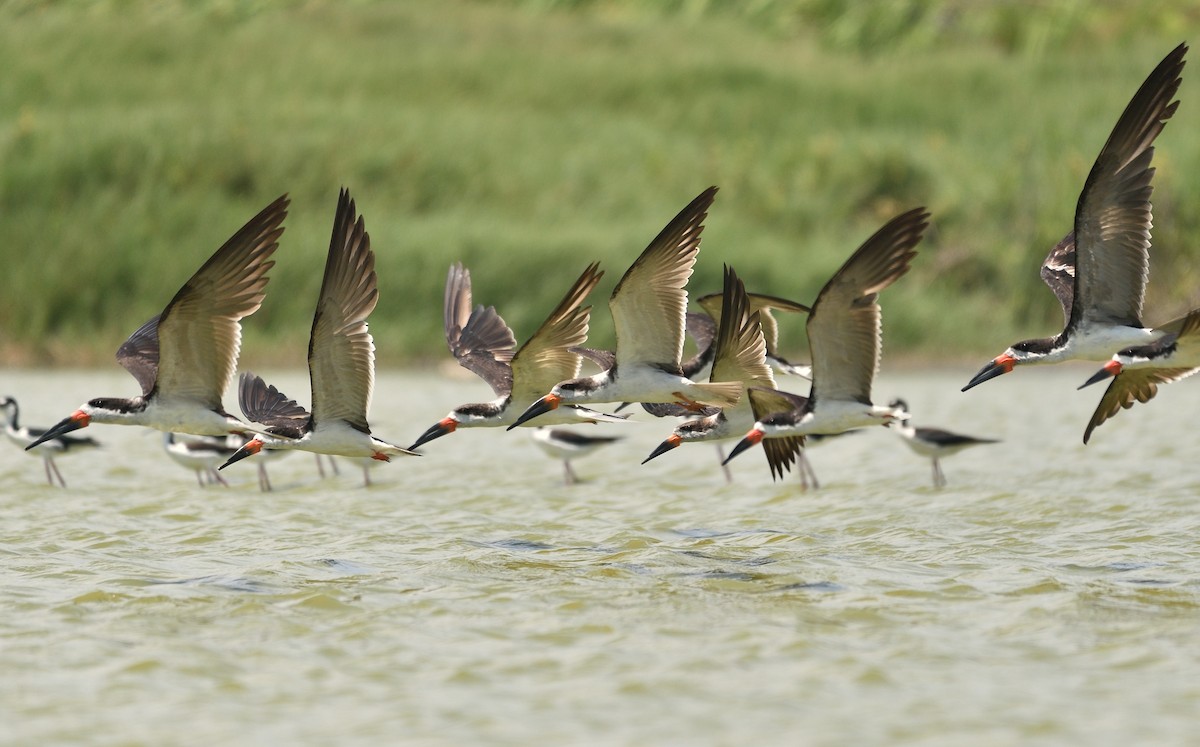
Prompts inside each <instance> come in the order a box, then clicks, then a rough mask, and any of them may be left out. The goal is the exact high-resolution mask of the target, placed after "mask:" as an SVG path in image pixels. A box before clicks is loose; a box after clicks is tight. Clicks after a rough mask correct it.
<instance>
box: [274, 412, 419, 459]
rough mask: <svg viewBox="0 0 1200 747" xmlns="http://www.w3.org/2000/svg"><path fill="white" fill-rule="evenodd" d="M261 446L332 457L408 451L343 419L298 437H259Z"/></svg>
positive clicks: (366, 455)
mask: <svg viewBox="0 0 1200 747" xmlns="http://www.w3.org/2000/svg"><path fill="white" fill-rule="evenodd" d="M262 440H263V448H265V449H273V450H278V449H297V450H299V451H310V452H313V453H314V454H332V455H333V456H344V457H356V458H363V457H366V458H369V457H372V456H374V455H376V454H382V455H384V456H398V455H401V454H403V455H405V456H408V455H409V454H408V452H407V451H405V450H404V449H402V448H400V447H399V446H396V445H395V444H389V443H387V442H386V441H380V440H379V439H378V438H375V437H374V436H368V435H367V434H365V433H363V432H362V431H360V430H357V429H355V428H352V427H350V426H349V425H347V424H346V423H344V422H341V421H337V422H333V423H328V424H321V425H318V426H317V427H316V428H315V429H313V430H311V431H309V432H308V433H306V434H304V436H303V437H302V438H299V439H297V440H295V441H289V440H286V439H280V438H271V437H270V436H267V437H263V439H262Z"/></svg>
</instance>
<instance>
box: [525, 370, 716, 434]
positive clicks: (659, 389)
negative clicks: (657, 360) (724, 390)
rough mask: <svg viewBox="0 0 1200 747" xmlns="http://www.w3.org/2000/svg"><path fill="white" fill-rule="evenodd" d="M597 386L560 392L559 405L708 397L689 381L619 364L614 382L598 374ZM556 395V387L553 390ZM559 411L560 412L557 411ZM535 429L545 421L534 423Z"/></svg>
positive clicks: (663, 373)
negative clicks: (561, 401)
mask: <svg viewBox="0 0 1200 747" xmlns="http://www.w3.org/2000/svg"><path fill="white" fill-rule="evenodd" d="M598 380H599V381H600V382H601V385H600V386H599V387H597V388H596V389H593V390H591V391H587V392H583V391H580V392H560V393H561V395H562V397H563V404H573V405H580V404H589V403H590V404H597V403H603V402H651V403H654V402H678V401H679V399H680V395H682V396H683V397H686V398H687V399H689V400H704V399H708V397H709V396H710V395H709V394H708V393H707V392H705V391H704V390H703V389H700V388H698V387H696V386H695V384H694V383H693V382H692V380H691V379H688V378H685V377H683V376H677V375H675V374H671V373H667V372H666V371H663V370H662V369H659V368H653V367H649V366H638V365H632V364H630V365H624V364H622V365H621V366H620V367H619V368H618V370H617V378H616V379H615V380H614V379H611V378H609V377H608V376H607V374H600V377H599V378H598ZM555 390H556V391H558V387H555ZM559 409H562V408H559ZM536 424H537V425H544V424H546V421H543V420H541V419H540V418H539V419H538V421H537V423H536Z"/></svg>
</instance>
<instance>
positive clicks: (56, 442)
mask: <svg viewBox="0 0 1200 747" xmlns="http://www.w3.org/2000/svg"><path fill="white" fill-rule="evenodd" d="M0 413H3V415H4V435H5V436H7V437H8V440H9V441H12V442H13V443H14V444H15V445H17V446H20V447H21V448H22V449H25V450H26V451H27V452H28V453H29V455H30V456H34V457H41V459H42V466H43V467H45V468H46V480H47V481H48V482H49V483H50V484H51V485H54V484H55V482H54V480H55V478H57V479H58V484H59V485H61V486H62V487H64V488H65V487H67V481H66V480H64V479H63V476H62V473H61V472H59V471H58V465H57V464H55V463H54V458H55V457H59V456H66V455H67V454H78V453H79V452H81V451H84V450H86V449H94V448H96V447H97V446H99V445H100V443H99V442H98V441H96V439H94V438H77V437H75V436H54V437H52V438H50V440H48V441H47V440H44V439H42V436H43V435H45V433H46V431H44V430H42V429H41V428H30V427H28V426H23V425H21V410H20V408H19V407H18V405H17V400H16V398H15V397H5V398H4V399H3V400H0ZM34 442H37V443H38V444H39V445H38V447H37V451H32V452H30V451H29V447H30V444H33V443H34Z"/></svg>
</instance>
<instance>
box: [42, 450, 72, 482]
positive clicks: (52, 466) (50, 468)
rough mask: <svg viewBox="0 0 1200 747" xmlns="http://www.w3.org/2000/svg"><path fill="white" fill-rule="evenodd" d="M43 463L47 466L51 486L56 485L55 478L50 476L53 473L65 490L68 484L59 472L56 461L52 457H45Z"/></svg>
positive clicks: (47, 477)
mask: <svg viewBox="0 0 1200 747" xmlns="http://www.w3.org/2000/svg"><path fill="white" fill-rule="evenodd" d="M42 461H43V462H45V464H46V479H47V480H49V481H50V484H51V485H54V484H55V483H54V476H52V475H51V474H50V473H51V472H53V473H54V475H56V476H57V477H58V484H59V485H62V486H63V487H64V488H65V487H67V482H66V480H63V477H62V473H61V472H59V471H58V465H57V464H55V463H54V460H53V459H51V458H50V457H45V458H44V459H42Z"/></svg>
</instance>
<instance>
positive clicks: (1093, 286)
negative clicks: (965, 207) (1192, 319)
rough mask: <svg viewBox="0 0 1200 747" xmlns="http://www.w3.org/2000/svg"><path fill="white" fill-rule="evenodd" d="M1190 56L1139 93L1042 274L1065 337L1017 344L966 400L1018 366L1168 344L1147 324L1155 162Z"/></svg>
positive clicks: (1100, 357) (1177, 52) (1176, 59)
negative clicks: (1156, 148)
mask: <svg viewBox="0 0 1200 747" xmlns="http://www.w3.org/2000/svg"><path fill="white" fill-rule="evenodd" d="M1186 52H1187V45H1186V44H1180V45H1179V46H1178V47H1176V48H1175V49H1174V50H1173V51H1172V52H1171V53H1170V54H1168V55H1167V56H1166V58H1164V59H1163V61H1162V62H1160V63H1159V65H1158V67H1156V68H1155V69H1154V71H1153V72H1152V73H1150V76H1149V77H1148V78H1146V81H1145V82H1144V83H1142V86H1141V88H1139V89H1138V92H1137V93H1136V94H1134V96H1133V99H1132V100H1131V101H1130V102H1129V105H1128V106H1127V107H1126V108H1125V112H1124V113H1123V114H1122V115H1121V118H1120V119H1119V120H1117V125H1116V127H1114V128H1113V131H1112V134H1111V135H1109V138H1108V142H1106V143H1105V144H1104V148H1102V149H1101V151H1100V155H1099V156H1097V157H1096V162H1095V164H1094V165H1093V166H1092V171H1091V173H1090V174H1088V178H1087V181H1086V182H1085V183H1084V185H1083V192H1082V193H1081V194H1080V195H1079V202H1078V204H1077V205H1076V207H1075V227H1074V230H1073V231H1072V232H1071V233H1070V234H1068V235H1067V237H1066V238H1064V239H1063V240H1062V241H1061V242H1059V244H1058V245H1057V246H1055V247H1054V249H1052V250H1051V252H1050V254H1049V256H1047V257H1046V260H1045V262H1044V263H1043V265H1042V278H1043V280H1045V281H1046V283H1047V285H1049V286H1050V288H1051V290H1053V291H1054V294H1055V295H1056V296H1057V297H1058V300H1059V303H1060V304H1061V305H1062V309H1063V316H1064V318H1065V325H1066V326H1065V327H1064V328H1063V331H1062V332H1060V333H1059V334H1058V335H1057V336H1056V337H1043V338H1037V339H1033V340H1024V341H1022V342H1018V343H1016V344H1014V345H1013V346H1012V347H1010V348H1008V350H1005V351H1004V352H1003V353H1001V354H1000V355H998V356H996V358H994V359H993V360H992V361H991V362H989V363H988V364H987V365H985V366H984V367H983V368H981V369H980V370H979V372H978V373H977V374H975V376H974V377H973V378H972V379H971V380H970V381H969V382H967V385H966V386H964V387H963V389H962V390H963V391H964V392H965V391H966V390H968V389H970V388H971V387H974V386H978V385H979V384H982V383H983V382H985V381H989V380H991V379H994V378H996V377H997V376H1000V375H1002V374H1006V373H1008V372H1010V371H1012V370H1013V368H1014V367H1016V366H1020V365H1033V364H1045V363H1058V362H1060V361H1065V360H1095V361H1105V360H1108V359H1109V357H1111V356H1112V354H1113V352H1114V351H1117V350H1121V349H1124V348H1128V347H1134V346H1139V345H1147V344H1149V343H1152V342H1154V341H1155V340H1156V339H1158V338H1159V337H1161V336H1162V335H1163V332H1162V331H1161V330H1154V329H1149V328H1147V327H1144V326H1143V325H1142V321H1141V315H1142V300H1143V297H1144V296H1145V292H1146V280H1147V278H1148V277H1149V272H1150V225H1151V218H1152V216H1151V206H1150V194H1151V191H1152V187H1151V186H1150V180H1151V178H1152V177H1153V176H1154V168H1153V167H1151V165H1150V163H1151V160H1152V159H1153V157H1154V145H1153V143H1154V139H1155V138H1156V137H1158V133H1160V132H1162V129H1163V127H1164V126H1165V125H1166V122H1167V120H1168V119H1170V118H1171V116H1172V115H1173V114H1174V113H1175V109H1176V108H1177V107H1178V106H1179V102H1178V101H1172V99H1173V98H1174V96H1175V93H1176V92H1177V91H1178V90H1179V84H1180V82H1181V78H1180V75H1181V73H1182V71H1183V66H1184V60H1183V56H1184V54H1185V53H1186Z"/></svg>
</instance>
